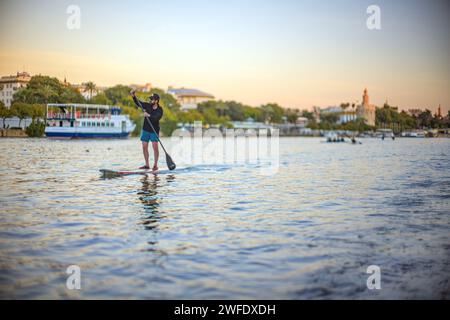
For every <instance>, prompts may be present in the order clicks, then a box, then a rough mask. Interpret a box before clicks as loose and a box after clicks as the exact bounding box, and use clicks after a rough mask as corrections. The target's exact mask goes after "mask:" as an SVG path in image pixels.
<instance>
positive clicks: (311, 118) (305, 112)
mask: <svg viewBox="0 0 450 320" xmlns="http://www.w3.org/2000/svg"><path fill="white" fill-rule="evenodd" d="M301 116H302V117H305V118H306V119H308V120H309V121H315V118H314V113H313V112H312V111H308V110H303V111H302V112H301Z"/></svg>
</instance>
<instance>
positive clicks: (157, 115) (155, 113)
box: [133, 97, 163, 135]
mask: <svg viewBox="0 0 450 320" xmlns="http://www.w3.org/2000/svg"><path fill="white" fill-rule="evenodd" d="M133 100H134V103H136V105H137V106H138V107H139V104H138V99H137V98H136V97H133ZM139 102H140V103H141V105H142V107H143V108H144V109H145V111H146V112H147V113H148V114H149V115H150V117H147V118H148V119H150V122H151V123H152V125H153V128H155V131H156V134H158V135H159V120H160V119H161V118H162V116H163V109H162V108H161V107H160V106H159V105H158V107H157V108H156V109H153V107H152V105H151V104H150V103H148V102H143V101H140V100H139ZM143 129H144V130H145V131H147V132H155V131H153V129H152V127H151V126H150V124H149V123H148V121H147V120H145V119H144V126H143Z"/></svg>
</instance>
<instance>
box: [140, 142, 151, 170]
mask: <svg viewBox="0 0 450 320" xmlns="http://www.w3.org/2000/svg"><path fill="white" fill-rule="evenodd" d="M142 151H143V153H144V159H145V166H146V167H147V168H150V164H149V163H148V142H145V141H142Z"/></svg>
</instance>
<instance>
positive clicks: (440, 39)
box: [0, 0, 450, 113]
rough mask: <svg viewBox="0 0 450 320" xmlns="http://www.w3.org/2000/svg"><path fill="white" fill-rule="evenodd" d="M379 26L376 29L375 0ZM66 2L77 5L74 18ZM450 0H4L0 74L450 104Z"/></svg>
mask: <svg viewBox="0 0 450 320" xmlns="http://www.w3.org/2000/svg"><path fill="white" fill-rule="evenodd" d="M372 4H375V5H377V6H379V8H380V26H381V29H380V30H369V29H368V28H367V25H366V21H367V19H368V18H369V16H370V14H368V13H367V12H366V10H367V8H368V6H369V5H372ZM69 5H76V6H78V8H79V9H80V20H79V21H80V28H79V29H70V28H68V27H67V21H68V19H70V16H71V14H70V13H67V8H68V7H69ZM449 27H450V1H447V0H396V1H385V0H370V1H366V0H327V1H325V0H316V1H314V0H311V1H301V0H270V1H269V0H257V1H256V0H255V1H253V0H239V1H236V0H227V1H211V0H209V1H199V0H195V1H194V0H147V1H137V0H128V1H111V0H86V1H84V0H70V1H64V0H54V1H51V0H28V1H24V0H1V1H0V43H1V46H0V75H9V74H14V73H16V72H17V71H21V70H25V71H28V72H30V73H31V74H39V73H40V74H45V75H51V76H55V77H58V78H59V79H64V77H67V80H68V81H69V82H71V83H81V82H86V81H94V82H95V83H96V84H97V85H99V86H112V85H115V84H135V83H137V84H144V83H147V82H149V83H151V84H152V85H153V86H155V87H159V88H162V89H167V87H168V86H174V87H187V88H197V89H200V90H202V91H205V92H208V93H211V94H213V95H214V96H215V97H216V98H217V99H224V100H236V101H240V102H242V103H245V104H249V105H253V106H257V105H260V104H263V103H269V102H275V103H278V104H280V105H281V106H283V107H285V108H298V109H311V108H312V106H322V107H325V106H331V105H338V104H340V103H341V102H350V103H353V102H361V100H362V98H361V96H362V92H363V90H364V88H365V87H367V89H368V91H369V96H370V100H371V103H373V104H375V105H378V106H381V105H383V103H384V102H385V101H386V100H387V101H388V102H389V104H391V105H395V106H399V107H400V108H401V109H409V108H429V109H431V110H433V111H434V110H436V108H437V106H438V105H439V104H441V105H442V109H443V110H444V112H445V113H446V112H447V111H448V110H449V106H450V90H449V88H450V83H449V82H450V59H449V57H450V37H449V35H448V30H450V28H449Z"/></svg>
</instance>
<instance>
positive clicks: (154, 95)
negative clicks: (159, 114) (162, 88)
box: [149, 93, 159, 101]
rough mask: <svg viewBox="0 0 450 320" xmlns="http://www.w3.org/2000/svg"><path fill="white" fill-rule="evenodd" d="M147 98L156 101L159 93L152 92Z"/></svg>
mask: <svg viewBox="0 0 450 320" xmlns="http://www.w3.org/2000/svg"><path fill="white" fill-rule="evenodd" d="M149 100H157V101H159V95H158V94H156V93H154V94H152V95H151V96H150V98H149Z"/></svg>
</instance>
